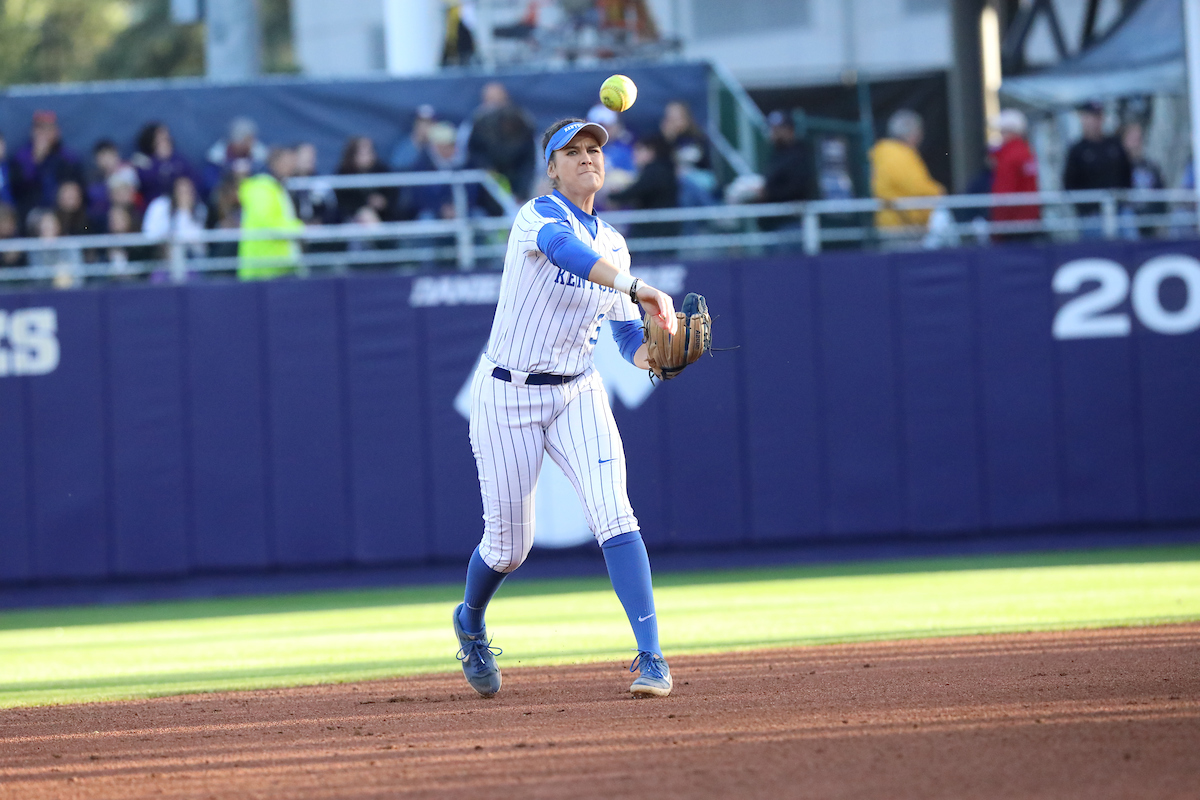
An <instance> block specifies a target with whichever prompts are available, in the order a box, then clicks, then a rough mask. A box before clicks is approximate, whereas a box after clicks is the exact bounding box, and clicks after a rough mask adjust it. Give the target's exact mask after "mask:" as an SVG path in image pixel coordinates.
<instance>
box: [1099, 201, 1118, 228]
mask: <svg viewBox="0 0 1200 800" xmlns="http://www.w3.org/2000/svg"><path fill="white" fill-rule="evenodd" d="M1100 219H1101V227H1100V229H1101V230H1102V231H1103V232H1104V238H1105V239H1115V238H1117V234H1118V233H1119V227H1120V226H1119V225H1118V222H1119V220H1118V219H1117V198H1115V197H1113V196H1112V195H1109V196H1108V197H1106V198H1104V200H1102V201H1101V202H1100Z"/></svg>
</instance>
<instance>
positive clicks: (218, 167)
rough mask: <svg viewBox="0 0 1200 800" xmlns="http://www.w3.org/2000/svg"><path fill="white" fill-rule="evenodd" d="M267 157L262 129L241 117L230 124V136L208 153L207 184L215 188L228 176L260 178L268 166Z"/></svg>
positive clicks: (248, 119) (218, 142)
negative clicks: (259, 133) (261, 138)
mask: <svg viewBox="0 0 1200 800" xmlns="http://www.w3.org/2000/svg"><path fill="white" fill-rule="evenodd" d="M267 155H268V151H267V146H266V145H264V144H263V143H262V142H260V141H259V140H258V125H256V124H255V123H254V120H252V119H250V118H249V117H237V118H235V119H234V120H233V121H232V122H230V123H229V135H228V136H227V137H226V138H224V139H220V140H218V141H217V142H215V143H214V144H213V146H212V147H210V148H209V149H208V156H207V162H208V163H207V164H206V166H205V170H206V175H205V183H206V185H209V186H215V185H216V184H217V183H218V182H219V181H220V180H221V177H222V176H224V175H225V174H227V173H233V174H234V175H237V176H238V177H241V178H245V177H247V176H249V175H256V174H258V173H259V172H262V170H263V167H264V166H265V165H266V163H267Z"/></svg>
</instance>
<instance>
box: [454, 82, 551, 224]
mask: <svg viewBox="0 0 1200 800" xmlns="http://www.w3.org/2000/svg"><path fill="white" fill-rule="evenodd" d="M482 99H483V102H482V104H481V105H480V106H479V108H477V109H475V113H474V114H472V115H471V120H470V123H469V124H470V133H469V135H468V136H467V147H466V157H467V161H468V162H469V163H470V164H471V165H472V166H477V167H481V168H483V169H489V170H492V171H493V172H496V173H499V175H501V176H503V178H504V182H507V183H508V186H509V189H510V190H511V191H512V193H513V195H515V196H516V197H517V200H518V202H523V201H525V200H527V199H529V190H530V186H531V185H532V183H533V180H534V163H535V152H534V141H533V140H534V136H535V131H534V125H533V119H532V118H531V117H530V116H529V114H528V113H526V112H525V110H524V109H522V108H520V107H518V106H517V105H516V103H514V102H513V101H512V98H511V97H509V94H508V90H507V89H505V88H504V84H502V83H500V82H498V81H492V82H490V83H488V84H486V85H485V86H484V87H483V92H482Z"/></svg>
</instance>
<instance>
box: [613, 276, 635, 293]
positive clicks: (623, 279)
mask: <svg viewBox="0 0 1200 800" xmlns="http://www.w3.org/2000/svg"><path fill="white" fill-rule="evenodd" d="M635 283H637V280H636V279H635V278H634V277H633V276H632V275H630V274H629V273H628V272H618V273H617V274H616V277H614V278H613V288H614V289H616V290H617V291H618V292H620V293H621V294H629V291H630V289H632V288H633V285H634V284H635Z"/></svg>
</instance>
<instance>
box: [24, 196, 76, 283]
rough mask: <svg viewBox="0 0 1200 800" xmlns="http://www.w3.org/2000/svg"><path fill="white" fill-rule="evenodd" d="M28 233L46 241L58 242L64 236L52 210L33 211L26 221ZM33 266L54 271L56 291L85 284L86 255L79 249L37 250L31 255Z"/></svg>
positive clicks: (30, 262)
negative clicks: (84, 265)
mask: <svg viewBox="0 0 1200 800" xmlns="http://www.w3.org/2000/svg"><path fill="white" fill-rule="evenodd" d="M25 229H26V230H27V231H29V232H30V233H32V234H34V235H35V236H37V238H39V239H41V240H43V241H49V240H53V239H57V238H59V236H61V235H62V229H61V228H60V227H59V224H58V216H57V215H55V213H54V211H53V210H51V209H48V208H41V207H37V208H34V209H33V210H31V211H30V212H29V216H28V218H27V219H26V221H25ZM29 265H30V266H31V267H44V268H47V269H49V270H51V274H52V280H53V284H54V288H56V289H70V288H73V287H75V286H78V285H79V284H80V283H81V282H82V280H83V275H82V272H83V253H82V252H81V251H80V250H79V249H78V248H75V247H56V248H51V249H48V250H34V251H32V252H30V254H29Z"/></svg>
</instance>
